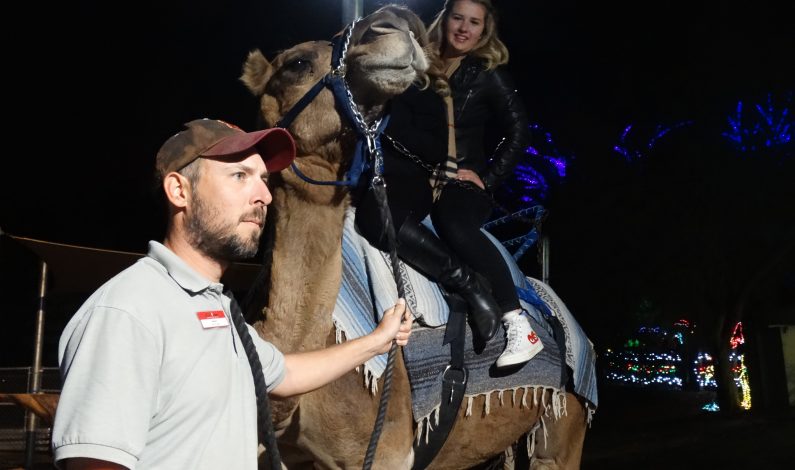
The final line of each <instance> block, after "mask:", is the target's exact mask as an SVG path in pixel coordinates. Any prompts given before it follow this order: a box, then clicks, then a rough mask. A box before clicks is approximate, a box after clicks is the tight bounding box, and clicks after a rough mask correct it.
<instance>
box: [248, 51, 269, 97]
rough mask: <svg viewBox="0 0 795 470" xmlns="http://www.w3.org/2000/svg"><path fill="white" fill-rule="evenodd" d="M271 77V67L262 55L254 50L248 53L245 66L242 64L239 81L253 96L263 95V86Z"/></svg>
mask: <svg viewBox="0 0 795 470" xmlns="http://www.w3.org/2000/svg"><path fill="white" fill-rule="evenodd" d="M272 75H273V66H272V65H271V63H270V62H268V59H266V58H265V56H264V55H262V52H260V50H259V49H254V50H253V51H251V52H249V53H248V57H247V58H246V62H245V64H243V75H241V76H240V80H241V81H242V82H243V83H244V84H245V85H246V88H248V89H249V91H251V93H253V94H254V96H262V94H263V93H265V85H267V84H268V80H270V79H271V76H272Z"/></svg>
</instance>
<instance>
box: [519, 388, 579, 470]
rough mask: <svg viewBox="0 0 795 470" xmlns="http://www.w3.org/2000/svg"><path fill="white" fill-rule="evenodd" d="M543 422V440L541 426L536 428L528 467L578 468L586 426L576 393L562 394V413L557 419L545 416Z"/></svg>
mask: <svg viewBox="0 0 795 470" xmlns="http://www.w3.org/2000/svg"><path fill="white" fill-rule="evenodd" d="M545 423H546V431H547V432H546V436H547V437H546V439H544V432H543V429H539V430H538V431H536V432H537V434H536V445H535V449H534V452H533V455H532V458H531V461H530V468H531V470H547V469H548V470H576V469H579V468H580V461H581V460H582V447H583V443H584V442H585V430H586V428H587V426H588V423H587V413H586V411H585V406H584V404H583V403H582V402H581V401H580V399H579V398H578V397H577V396H576V395H574V394H572V393H566V412H565V413H564V414H563V416H561V417H560V418H559V419H558V420H557V421H556V420H554V419H550V418H546V420H545Z"/></svg>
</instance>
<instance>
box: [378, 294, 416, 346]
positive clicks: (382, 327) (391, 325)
mask: <svg viewBox="0 0 795 470" xmlns="http://www.w3.org/2000/svg"><path fill="white" fill-rule="evenodd" d="M412 324H413V317H412V315H411V311H410V310H409V309H408V307H406V301H405V299H398V301H397V304H395V306H394V307H392V308H390V309H388V310H387V311H386V312H384V317H383V318H382V319H381V323H379V324H378V326H377V327H376V329H375V331H374V332H373V334H375V335H379V337H380V338H382V341H381V344H380V348H379V350H378V353H379V354H383V353H385V352H388V351H389V348H390V347H391V346H392V341H393V340H394V341H395V342H396V343H397V344H398V346H405V345H406V344H408V342H409V336H411V326H412Z"/></svg>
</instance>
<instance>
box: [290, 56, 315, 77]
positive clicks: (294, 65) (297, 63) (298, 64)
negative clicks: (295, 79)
mask: <svg viewBox="0 0 795 470" xmlns="http://www.w3.org/2000/svg"><path fill="white" fill-rule="evenodd" d="M284 69H285V70H289V71H290V72H294V73H308V72H311V71H312V62H311V61H309V60H308V59H305V58H303V57H298V58H296V59H293V60H291V61H289V62H287V64H285V65H284Z"/></svg>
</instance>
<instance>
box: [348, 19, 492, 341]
mask: <svg viewBox="0 0 795 470" xmlns="http://www.w3.org/2000/svg"><path fill="white" fill-rule="evenodd" d="M404 8H405V7H401V6H397V5H389V6H386V7H383V8H382V9H381V10H384V9H398V10H399V9H404ZM409 18H412V19H413V18H416V22H413V23H411V24H410V25H409V28H410V30H411V31H412V32H413V33H414V37H415V38H417V40H418V41H420V45H425V44H422V43H423V42H424V41H425V40H426V31H425V26H424V25H423V24H422V22H421V21H420V20H419V18H418V17H416V16H414V15H410V16H409ZM427 55H428V60H429V64H430V67H429V69H428V71H427V75H426V76H421V77H419V78H418V83H415V84H414V85H412V86H411V87H410V88H409V89H408V90H406V91H405V92H403V93H402V94H400V95H398V96H396V97H395V98H393V99H392V100H391V102H390V107H389V116H390V120H389V123H388V124H387V127H386V129H385V131H384V134H386V135H385V137H382V139H381V140H382V149H383V156H384V165H383V167H384V169H383V177H384V180H385V181H386V183H387V184H386V194H387V201H388V205H389V211H390V213H391V217H392V223H393V225H394V227H395V231H396V232H397V254H398V256H399V257H400V258H401V259H402V260H403V261H404V262H406V263H408V264H410V265H411V266H412V267H414V268H415V269H417V270H418V271H420V272H421V273H423V274H424V275H425V276H427V277H428V278H430V279H432V280H434V281H436V282H438V283H440V284H441V285H442V286H443V287H444V288H445V290H447V291H449V292H451V293H455V294H459V295H461V297H463V298H464V300H466V302H467V305H468V306H469V311H470V315H471V316H472V318H473V324H474V326H475V329H476V331H477V332H478V333H479V336H481V337H482V338H484V339H485V340H489V339H491V338H492V337H493V336H494V335H495V334H496V332H497V331H498V330H499V321H498V315H499V312H500V309H499V307H498V305H497V304H496V302H495V301H494V299H493V297H492V295H491V293H490V292H489V289H488V288H487V287H486V286H485V285H484V283H483V281H482V279H481V278H480V277H479V276H478V275H477V274H476V273H475V272H473V271H472V270H471V269H469V268H468V267H467V266H466V265H463V264H461V262H460V261H459V258H458V257H456V256H455V255H454V254H453V253H452V252H451V251H450V250H449V248H448V247H447V246H446V245H445V244H444V243H443V242H442V241H441V240H440V239H439V238H438V237H437V236H436V235H435V234H434V233H433V232H432V231H431V230H430V229H428V228H427V227H426V226H424V225H422V224H421V223H420V222H421V221H422V220H423V219H424V218H425V217H427V216H428V214H429V213H430V211H431V207H432V205H433V194H432V188H431V186H430V184H429V182H428V179H429V172H428V170H427V168H428V167H435V166H438V165H440V164H441V163H443V162H444V161H445V160H446V159H447V158H448V157H447V148H448V140H449V132H448V116H447V106H446V105H445V98H444V97H448V98H447V99H449V95H450V91H449V87H448V86H447V80H446V78H445V77H444V74H443V72H442V70H441V61H440V60H439V58H438V56H436V54H435V53H434V52H432V51H430V52H429V53H428V54H427ZM371 177H372V175H368V177H367V178H366V181H367V182H368V183H369V181H370V179H371ZM354 204H355V206H356V219H355V225H356V228H357V230H358V231H359V233H361V234H362V236H363V237H364V238H365V239H367V241H369V242H370V243H371V244H372V245H373V246H375V247H377V248H379V249H381V250H383V251H389V248H390V247H389V243H388V240H387V237H386V233H385V229H384V224H383V220H382V217H381V212H380V208H379V204H378V199H377V197H376V195H375V193H374V191H373V188H372V187H371V186H370V185H369V184H368V185H367V186H366V187H362V188H360V189H359V190H358V192H357V193H356V194H355V195H354Z"/></svg>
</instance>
